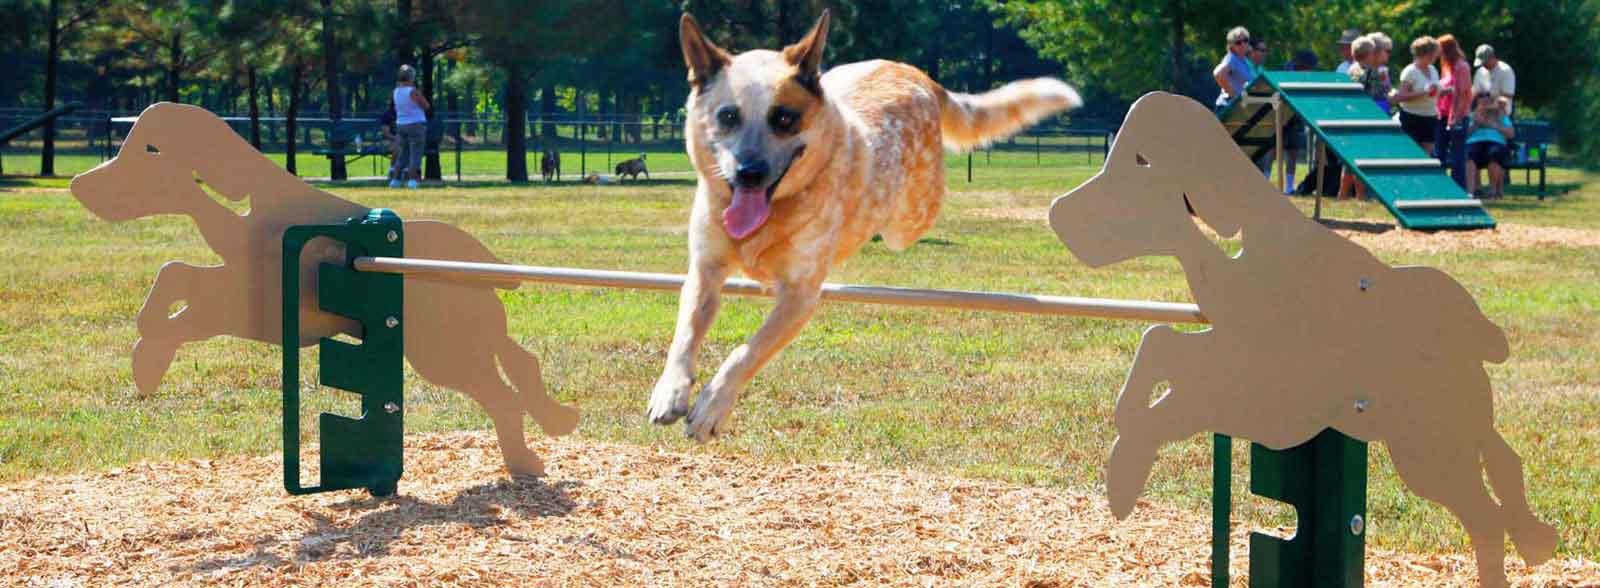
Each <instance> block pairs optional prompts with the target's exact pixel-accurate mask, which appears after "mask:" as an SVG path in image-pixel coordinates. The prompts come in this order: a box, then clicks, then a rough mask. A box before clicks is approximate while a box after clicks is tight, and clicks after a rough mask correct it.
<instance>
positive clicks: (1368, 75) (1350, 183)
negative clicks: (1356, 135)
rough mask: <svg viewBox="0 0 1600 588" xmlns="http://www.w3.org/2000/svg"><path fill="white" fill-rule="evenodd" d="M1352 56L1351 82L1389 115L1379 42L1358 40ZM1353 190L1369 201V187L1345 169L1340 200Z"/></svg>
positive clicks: (1368, 39)
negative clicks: (1380, 71) (1380, 64)
mask: <svg viewBox="0 0 1600 588" xmlns="http://www.w3.org/2000/svg"><path fill="white" fill-rule="evenodd" d="M1350 54H1351V55H1352V56H1354V57H1355V59H1356V64H1355V65H1353V66H1351V67H1350V73H1349V74H1347V75H1349V76H1350V80H1351V81H1353V82H1357V83H1360V84H1361V91H1362V92H1363V93H1365V94H1366V95H1367V96H1368V97H1371V98H1372V101H1373V102H1374V103H1375V104H1377V105H1378V107H1379V108H1382V109H1383V110H1384V114H1389V109H1388V105H1389V101H1388V96H1386V95H1384V94H1383V84H1382V80H1381V79H1380V78H1379V74H1378V57H1379V55H1381V52H1380V51H1379V50H1378V42H1377V40H1376V39H1374V37H1373V36H1372V35H1368V36H1365V37H1361V38H1359V39H1356V42H1355V43H1353V44H1352V45H1351V47H1350ZM1351 188H1355V195H1356V199H1357V200H1366V199H1367V185H1366V184H1364V183H1362V182H1361V179H1360V178H1357V177H1356V175H1355V173H1353V172H1351V171H1350V169H1349V168H1345V170H1344V173H1343V174H1342V175H1340V176H1339V199H1340V200H1344V199H1345V197H1346V196H1347V195H1348V194H1349V193H1350V189H1351Z"/></svg>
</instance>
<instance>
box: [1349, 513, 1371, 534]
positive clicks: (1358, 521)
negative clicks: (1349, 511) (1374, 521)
mask: <svg viewBox="0 0 1600 588" xmlns="http://www.w3.org/2000/svg"><path fill="white" fill-rule="evenodd" d="M1365 530H1367V521H1366V519H1363V518H1361V515H1356V516H1353V517H1350V534H1351V535H1355V536H1357V537H1360V536H1361V532H1362V531H1365Z"/></svg>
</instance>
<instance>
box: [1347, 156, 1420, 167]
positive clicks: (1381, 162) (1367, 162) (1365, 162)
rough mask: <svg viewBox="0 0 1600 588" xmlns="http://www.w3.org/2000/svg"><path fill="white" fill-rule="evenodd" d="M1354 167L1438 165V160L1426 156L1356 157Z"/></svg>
mask: <svg viewBox="0 0 1600 588" xmlns="http://www.w3.org/2000/svg"><path fill="white" fill-rule="evenodd" d="M1356 167H1365V168H1371V169H1394V168H1404V167H1439V160H1437V159H1433V158H1428V157H1419V158H1416V159H1357V160H1356Z"/></svg>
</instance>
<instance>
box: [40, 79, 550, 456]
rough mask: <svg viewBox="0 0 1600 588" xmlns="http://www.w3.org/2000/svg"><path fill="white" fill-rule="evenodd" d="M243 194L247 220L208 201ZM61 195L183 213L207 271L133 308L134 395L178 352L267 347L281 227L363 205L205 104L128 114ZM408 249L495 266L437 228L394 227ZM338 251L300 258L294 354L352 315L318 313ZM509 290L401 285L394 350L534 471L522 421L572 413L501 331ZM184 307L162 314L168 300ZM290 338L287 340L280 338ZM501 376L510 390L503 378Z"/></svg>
mask: <svg viewBox="0 0 1600 588" xmlns="http://www.w3.org/2000/svg"><path fill="white" fill-rule="evenodd" d="M207 188H209V189H210V191H212V192H214V193H216V194H218V195H221V196H222V197H226V198H228V199H230V200H235V201H238V200H243V199H245V198H249V199H250V210H249V212H248V213H246V214H235V213H234V212H233V211H232V210H229V209H228V208H227V207H225V206H223V205H222V204H221V203H219V202H217V201H216V200H213V197H212V196H211V195H210V194H208V193H207ZM72 195H73V196H74V197H76V198H77V199H78V201H79V202H82V203H83V205H84V206H85V207H86V208H88V209H89V210H90V211H91V212H93V213H94V214H96V215H98V216H100V217H101V218H104V219H106V220H108V221H111V222H122V221H126V220H131V219H135V218H142V217H147V216H155V215H161V214H181V215H187V216H189V217H190V218H192V219H194V222H195V225H196V226H198V227H199V229H200V234H201V236H202V237H203V238H204V239H205V242H206V245H207V246H209V247H210V248H211V249H212V250H213V251H216V252H217V254H218V255H219V256H221V257H222V260H223V263H222V265H218V266H208V267H199V266H193V265H189V264H186V263H183V262H176V261H174V262H169V263H167V264H166V265H165V266H162V268H161V271H160V273H158V274H157V276H156V281H155V285H154V286H152V287H151V289H150V294H149V297H148V298H147V299H146V300H145V303H144V307H143V308H141V309H140V311H139V319H138V329H139V336H140V338H139V341H138V342H137V343H135V344H134V348H133V375H134V381H135V383H136V384H137V385H138V388H139V391H140V393H141V394H145V395H149V394H151V393H153V392H155V390H156V389H157V388H158V387H159V386H160V384H161V379H162V377H163V376H164V375H165V374H166V372H167V368H168V367H169V366H170V365H171V363H172V360H173V357H174V356H175V354H176V353H177V350H178V347H180V346H182V345H183V344H184V343H188V342H191V341H200V340H203V339H209V338H211V337H215V336H217V335H233V336H235V337H242V338H245V339H251V340H255V341H262V342H266V343H280V342H281V341H280V339H281V338H282V335H283V332H282V326H283V321H282V263H283V261H282V260H283V232H284V230H285V229H287V228H288V227H289V226H290V225H308V224H334V223H339V222H343V221H344V220H345V219H347V218H349V217H353V216H360V215H363V214H366V212H367V210H368V209H367V208H366V207H364V206H361V205H359V204H356V203H353V202H350V201H347V200H344V199H341V198H338V197H336V196H334V195H332V194H329V193H327V192H323V191H321V190H317V189H316V188H313V187H311V186H309V185H307V184H306V183H305V182H302V181H300V179H299V178H296V177H294V176H293V175H291V174H289V173H288V172H286V171H284V170H283V169H282V168H280V167H278V166H277V164H275V163H273V162H272V161H270V160H268V159H267V158H266V157H264V156H262V155H261V153H260V152H258V151H256V150H255V149H254V148H252V147H251V146H250V144H249V143H246V142H245V141H244V140H243V139H241V138H240V137H239V135H238V134H236V133H234V132H233V130H232V129H230V128H228V126H227V124H226V123H224V122H223V121H222V119H219V118H217V117H216V116H215V115H213V114H211V113H210V112H207V111H205V110H203V109H200V108H197V107H193V106H185V105H181V104H171V103H160V104H156V105H154V106H151V107H149V108H147V109H145V111H144V112H143V113H141V114H140V115H139V120H138V122H137V123H135V124H134V126H133V129H132V130H130V131H129V132H128V137H127V139H126V140H124V141H123V143H122V148H121V150H120V151H118V153H117V157H116V158H114V159H112V160H110V161H107V162H105V163H103V164H101V165H100V166H99V167H96V168H94V169H92V170H89V171H87V172H84V173H83V174H81V175H79V176H78V177H76V178H73V180H72ZM405 235H406V253H407V254H408V255H412V256H416V257H426V258H433V259H449V260H455V261H473V262H485V263H502V262H501V261H500V259H499V258H497V257H495V256H494V254H492V253H490V252H489V250H488V249H487V248H485V247H484V246H483V244H482V243H479V242H478V240H477V239H474V238H473V237H472V235H469V234H467V233H466V232H464V231H462V230H460V229H457V228H455V227H453V226H450V225H448V224H445V223H441V222H435V221H408V222H406V223H405ZM343 259H344V252H343V247H341V246H339V245H338V244H337V243H334V242H332V241H329V240H326V239H319V240H317V241H315V242H313V243H312V244H310V245H308V246H307V247H306V249H305V252H304V253H303V255H302V262H301V275H300V279H301V284H303V287H302V288H301V297H302V300H301V304H300V309H301V316H300V324H301V325H302V326H301V331H300V333H301V340H300V341H297V342H294V344H297V345H300V346H306V345H311V344H313V343H316V342H317V341H318V340H319V339H320V338H322V337H331V336H334V335H336V334H339V333H350V334H356V325H355V323H354V322H353V321H349V320H346V319H344V318H341V317H337V316H334V315H330V314H327V313H323V312H321V311H319V310H317V308H318V307H317V305H316V292H317V288H316V277H317V272H316V267H317V265H318V264H319V263H321V262H323V261H336V262H342V261H343ZM515 287H517V284H515V283H497V282H482V281H479V282H444V281H436V280H429V279H424V278H418V277H407V278H406V279H405V301H404V304H405V316H404V317H403V318H402V320H404V321H405V325H406V329H405V354H406V357H407V358H408V359H409V360H410V361H411V365H412V367H413V368H415V369H416V370H417V373H418V374H420V375H421V376H422V377H424V378H427V379H428V381H430V382H433V383H435V384H437V385H440V386H444V387H446V388H453V389H455V390H459V391H461V392H464V393H466V394H467V395H468V396H470V397H472V399H473V400H476V401H477V402H478V403H479V404H481V405H483V407H484V409H485V410H487V411H488V413H489V415H490V417H491V418H492V419H493V420H494V425H495V433H496V434H497V436H498V438H499V442H500V449H501V452H502V453H503V455H504V457H505V462H506V467H507V468H508V469H509V470H510V471H511V472H512V473H516V474H534V475H538V474H542V473H543V472H544V465H543V463H542V462H541V461H540V459H539V457H538V456H537V455H535V454H534V452H533V451H532V450H531V449H529V448H528V446H527V442H526V440H525V439H524V438H523V421H522V415H523V413H527V414H528V415H530V416H532V417H533V419H534V421H536V422H537V423H538V424H539V426H540V427H541V428H543V429H544V431H545V432H546V433H548V434H550V435H553V436H558V435H564V434H566V433H568V432H571V431H572V430H573V429H574V428H575V427H576V426H577V423H578V413H577V411H576V410H574V409H572V408H569V407H566V406H562V405H560V404H558V403H556V402H555V401H554V400H552V399H551V398H550V397H549V396H548V395H547V394H546V393H545V388H544V382H543V379H542V378H541V376H540V370H539V360H538V359H537V358H535V357H534V356H533V355H532V354H530V353H528V352H527V351H526V350H524V349H523V348H522V347H521V346H520V345H518V344H517V343H516V341H514V340H512V339H511V337H509V336H508V335H507V334H506V312H505V307H504V306H503V305H502V304H501V302H500V299H499V297H498V296H496V294H495V289H496V288H506V289H509V288H515ZM175 304H176V305H181V309H180V310H178V312H176V313H172V314H170V316H169V309H171V308H172V307H173V306H174V305H175ZM282 343H285V344H288V343H287V342H282ZM502 369H503V370H505V373H506V375H507V376H508V377H509V378H510V380H511V382H510V383H509V384H508V383H507V382H505V381H504V380H503V379H502V378H501V377H500V371H501V370H502Z"/></svg>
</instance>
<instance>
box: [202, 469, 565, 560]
mask: <svg viewBox="0 0 1600 588" xmlns="http://www.w3.org/2000/svg"><path fill="white" fill-rule="evenodd" d="M578 484H579V483H578V482H576V481H571V480H565V481H561V482H557V483H555V484H553V485H552V484H548V483H546V482H545V481H544V480H543V479H541V478H535V477H531V476H517V477H516V478H514V479H501V480H497V481H495V482H490V483H487V484H482V485H478V486H474V487H471V488H467V489H465V490H462V491H461V492H460V493H459V494H457V495H456V496H455V497H454V498H453V499H451V500H450V501H449V502H444V503H431V502H425V501H421V500H417V499H415V498H412V497H409V496H397V497H388V498H374V497H371V496H366V497H362V498H358V499H352V500H348V501H345V502H340V503H336V504H332V505H330V506H329V508H330V509H332V510H335V511H344V512H349V513H357V512H366V514H365V515H361V517H360V518H359V519H356V521H355V522H354V523H351V524H341V522H339V521H335V520H334V519H333V518H331V517H329V516H328V515H327V514H324V513H320V512H315V511H311V510H307V511H303V512H302V515H303V516H304V517H305V518H306V519H307V520H308V521H310V522H311V524H312V527H311V528H310V529H307V530H306V532H305V534H304V535H303V536H301V537H300V538H299V539H298V540H286V539H284V538H281V537H276V536H262V537H259V538H257V539H256V540H255V541H254V542H253V543H252V547H253V551H252V552H251V553H250V554H249V555H243V556H233V557H219V558H214V559H209V560H204V561H201V562H199V563H197V564H195V565H194V566H193V568H192V569H191V571H194V572H202V573H203V572H214V571H218V570H228V569H243V568H249V567H257V566H264V567H275V566H280V565H285V564H288V563H290V561H288V560H285V559H284V557H283V556H282V555H280V554H282V553H284V552H285V551H290V550H292V551H293V553H294V557H293V560H294V561H300V562H305V561H319V560H327V559H364V558H370V557H382V556H384V555H387V554H388V553H389V546H390V544H391V543H392V542H393V541H395V540H396V539H398V538H400V537H401V536H403V535H404V531H405V530H406V529H412V528H417V527H428V526H436V525H447V524H460V525H465V526H467V527H470V528H472V529H474V530H482V529H489V528H492V527H498V526H501V525H504V524H505V523H506V519H505V518H504V517H505V516H506V515H507V514H508V513H514V515H515V516H519V517H523V518H538V517H553V516H566V515H567V514H568V513H570V512H572V509H573V508H574V507H575V506H576V505H575V504H574V503H573V501H572V499H571V498H570V497H568V495H567V491H568V490H569V489H572V488H575V487H577V486H578ZM290 541H293V543H294V545H293V546H292V547H291V548H290V549H283V547H285V545H284V544H285V543H289V542H290ZM340 545H349V546H351V547H353V549H345V550H340V549H339V546H340Z"/></svg>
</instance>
